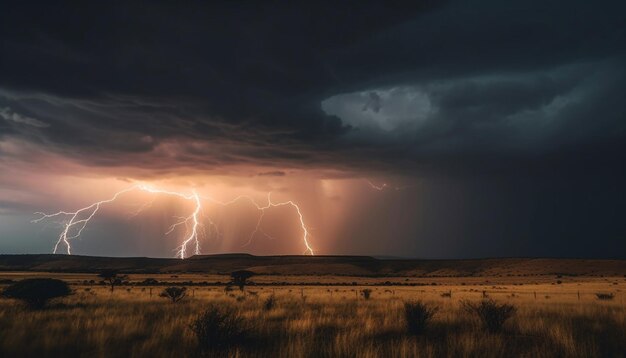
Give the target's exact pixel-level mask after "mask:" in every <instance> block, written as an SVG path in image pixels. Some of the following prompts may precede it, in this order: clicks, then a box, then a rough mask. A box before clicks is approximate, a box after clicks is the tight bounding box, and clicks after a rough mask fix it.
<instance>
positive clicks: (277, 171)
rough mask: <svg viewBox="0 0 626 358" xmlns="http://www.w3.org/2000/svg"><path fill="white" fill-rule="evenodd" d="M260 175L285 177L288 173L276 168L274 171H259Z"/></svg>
mask: <svg viewBox="0 0 626 358" xmlns="http://www.w3.org/2000/svg"><path fill="white" fill-rule="evenodd" d="M257 175H258V176H260V177H284V176H285V175H287V173H285V172H283V171H281V170H275V171H272V172H263V173H258V174H257Z"/></svg>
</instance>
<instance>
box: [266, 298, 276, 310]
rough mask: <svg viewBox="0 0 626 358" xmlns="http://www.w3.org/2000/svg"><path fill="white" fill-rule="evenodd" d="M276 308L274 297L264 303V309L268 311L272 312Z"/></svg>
mask: <svg viewBox="0 0 626 358" xmlns="http://www.w3.org/2000/svg"><path fill="white" fill-rule="evenodd" d="M274 306H276V297H274V295H271V296H269V297H268V298H267V299H266V300H265V302H263V309H264V310H266V311H271V310H272V309H273V308H274Z"/></svg>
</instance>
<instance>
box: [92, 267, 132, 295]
mask: <svg viewBox="0 0 626 358" xmlns="http://www.w3.org/2000/svg"><path fill="white" fill-rule="evenodd" d="M98 277H100V278H102V279H103V280H104V282H105V283H106V284H108V285H109V286H111V292H113V290H114V289H115V286H118V285H121V284H122V281H123V280H125V279H126V278H127V277H128V276H126V275H122V274H120V273H119V272H118V271H117V270H104V271H102V272H100V274H99V275H98Z"/></svg>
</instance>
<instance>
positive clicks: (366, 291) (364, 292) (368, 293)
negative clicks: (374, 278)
mask: <svg viewBox="0 0 626 358" xmlns="http://www.w3.org/2000/svg"><path fill="white" fill-rule="evenodd" d="M361 294H362V295H363V298H365V299H366V300H369V299H370V296H371V295H372V290H371V289H369V288H365V289H363V290H361Z"/></svg>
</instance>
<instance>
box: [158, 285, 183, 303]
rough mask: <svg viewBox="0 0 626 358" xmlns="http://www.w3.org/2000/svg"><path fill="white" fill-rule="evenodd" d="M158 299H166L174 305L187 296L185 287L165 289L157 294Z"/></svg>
mask: <svg viewBox="0 0 626 358" xmlns="http://www.w3.org/2000/svg"><path fill="white" fill-rule="evenodd" d="M159 296H160V297H164V298H167V299H169V300H171V301H172V303H176V302H178V301H180V300H182V299H183V298H185V296H187V287H174V286H172V287H167V288H165V289H163V291H162V292H161V293H160V294H159Z"/></svg>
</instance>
